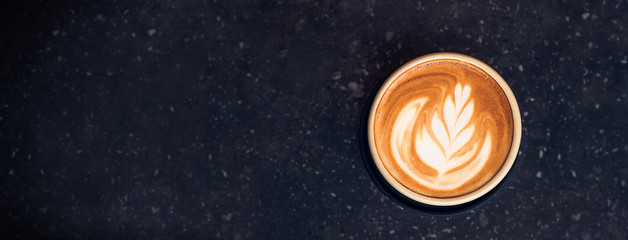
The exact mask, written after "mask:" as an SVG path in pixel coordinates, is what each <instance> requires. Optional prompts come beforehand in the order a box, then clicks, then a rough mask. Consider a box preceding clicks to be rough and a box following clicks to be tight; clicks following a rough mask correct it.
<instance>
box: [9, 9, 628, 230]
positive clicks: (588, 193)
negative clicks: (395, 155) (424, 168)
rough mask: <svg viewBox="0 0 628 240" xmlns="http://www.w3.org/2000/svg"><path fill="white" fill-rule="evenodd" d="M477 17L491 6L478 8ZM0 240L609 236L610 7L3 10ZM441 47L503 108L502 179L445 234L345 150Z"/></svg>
mask: <svg viewBox="0 0 628 240" xmlns="http://www.w3.org/2000/svg"><path fill="white" fill-rule="evenodd" d="M489 2H490V1H489ZM0 6H1V7H0V9H2V10H1V12H2V14H1V15H0V26H1V29H0V30H1V31H0V58H1V62H0V64H1V65H0V81H1V82H0V141H1V145H0V219H1V220H0V221H1V223H0V238H2V239H198V238H202V239H213V238H216V239H217V238H221V239H269V238H271V239H286V238H291V239H316V238H321V239H338V238H349V239H397V238H399V239H433V238H448V239H449V238H456V239H491V238H499V239H511V238H522V239H532V238H549V239H556V238H573V239H600V238H603V239H626V238H627V237H628V236H627V232H628V221H627V220H626V218H627V217H628V209H627V208H626V206H627V205H628V204H627V201H628V195H627V194H626V188H627V186H626V181H627V180H628V161H627V160H628V159H626V158H627V154H626V153H627V152H628V142H627V141H626V133H627V131H628V126H627V125H626V121H628V98H627V94H628V80H627V78H628V64H627V61H628V29H626V28H627V27H628V14H626V13H627V12H628V2H626V1H600V2H595V3H593V2H588V1H566V3H563V2H560V1H529V2H520V3H517V2H514V1H512V2H510V3H508V4H507V3H487V1H471V2H459V1H447V0H439V1H412V2H396V1H381V0H379V1H375V0H367V1H305V0H303V1H282V2H271V1H236V2H232V1H214V2H209V1H184V0H180V1H174V0H173V1H68V2H63V1H19V2H17V3H11V2H8V1H3V2H2V3H1V5H0ZM438 51H452V52H459V53H463V54H468V55H471V56H473V57H476V58H478V59H480V60H482V61H484V62H486V63H487V64H489V65H490V66H492V67H493V68H494V69H495V70H497V72H499V73H500V74H501V75H502V76H503V78H504V79H505V80H506V82H507V83H508V84H509V85H510V87H511V88H512V90H513V92H514V94H515V96H516V97H517V99H518V101H519V107H520V108H521V114H522V119H523V120H522V121H523V137H522V142H521V148H520V152H519V156H518V158H517V164H516V166H515V168H514V169H513V172H512V174H511V175H510V177H509V178H508V179H507V181H506V182H505V183H504V185H503V187H502V188H501V189H500V190H499V191H498V192H497V193H496V194H495V195H494V196H493V197H492V198H490V199H489V200H488V201H487V202H485V203H484V204H483V205H480V206H478V207H477V208H474V209H472V210H470V211H466V212H463V213H461V214H458V215H454V216H427V215H421V214H417V213H415V212H412V211H409V210H407V209H403V208H401V207H399V206H398V205H396V204H395V203H394V202H392V201H391V200H390V199H388V198H387V197H386V196H385V195H384V194H382V192H381V191H380V190H379V189H378V188H377V187H375V185H374V184H373V181H372V180H371V178H370V177H369V175H368V173H367V171H366V169H365V167H364V164H363V160H362V159H363V158H362V154H361V153H360V146H361V145H360V139H359V136H360V120H361V117H362V116H363V115H362V113H363V111H364V109H365V106H368V104H369V103H368V97H369V96H370V95H371V94H373V93H374V92H375V91H376V90H377V88H378V86H379V84H381V82H382V81H383V80H385V78H386V77H387V76H388V75H389V74H391V73H392V72H393V71H394V70H395V69H396V68H398V67H399V66H400V65H402V64H403V63H404V62H407V61H409V60H411V59H413V58H415V57H418V56H421V55H424V54H427V53H432V52H438Z"/></svg>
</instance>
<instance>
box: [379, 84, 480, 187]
mask: <svg viewBox="0 0 628 240" xmlns="http://www.w3.org/2000/svg"><path fill="white" fill-rule="evenodd" d="M470 92H471V87H469V86H464V87H462V85H461V84H457V85H456V87H455V94H453V97H452V96H451V95H450V96H447V98H446V100H445V102H444V103H442V104H441V105H439V108H437V109H435V111H430V112H427V114H428V119H429V121H428V122H421V121H418V120H417V118H418V116H419V114H420V113H421V109H422V107H423V105H424V104H425V102H427V101H428V100H429V99H428V98H426V97H423V98H419V99H417V100H414V101H411V102H409V103H408V104H406V106H405V107H404V108H403V109H402V110H401V111H400V112H399V115H398V116H397V117H396V120H395V123H394V125H393V129H392V134H391V139H390V141H391V143H392V144H391V145H392V147H394V148H395V151H393V152H394V153H393V155H394V156H395V161H396V162H397V164H399V166H401V167H402V169H404V171H406V173H407V174H408V175H410V176H412V178H413V179H414V180H415V181H417V182H420V183H422V184H424V185H427V186H429V187H430V188H433V189H439V190H448V189H454V188H457V187H459V186H460V185H462V184H464V183H465V181H466V180H468V179H471V178H473V177H474V176H475V174H477V173H478V172H479V170H480V169H482V167H484V165H485V164H486V160H487V159H488V158H489V156H490V150H491V135H490V131H489V132H488V133H487V134H486V137H485V138H484V139H478V138H475V139H472V136H473V134H474V131H475V124H474V123H472V122H471V118H472V117H473V114H474V108H473V99H471V98H470V97H469V96H470ZM430 115H431V117H430ZM415 129H416V130H417V131H413V130H415ZM413 132H414V133H415V134H413ZM411 138H414V139H415V141H414V142H415V145H414V149H411V148H409V147H407V144H408V143H410V142H412V140H411ZM468 144H471V145H473V148H471V149H464V148H463V147H464V146H466V145H468ZM412 150H414V151H416V153H417V154H418V156H419V158H418V159H416V160H418V161H422V162H423V163H425V164H426V165H428V166H430V167H431V168H433V169H435V170H436V171H437V172H438V176H437V178H436V179H434V178H432V177H423V176H421V175H417V174H415V173H413V172H412V170H411V169H410V168H409V167H408V164H406V161H408V160H410V159H408V158H407V157H402V155H405V156H411V155H412V153H405V154H404V152H405V151H412ZM462 164H465V166H464V167H462V168H458V167H460V166H461V165H462Z"/></svg>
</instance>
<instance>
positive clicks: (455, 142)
mask: <svg viewBox="0 0 628 240" xmlns="http://www.w3.org/2000/svg"><path fill="white" fill-rule="evenodd" d="M373 131H374V135H375V137H374V138H375V146H376V147H377V151H378V153H379V157H380V159H381V161H382V162H383V165H384V166H385V167H386V169H387V170H388V172H389V173H390V174H391V175H392V177H394V178H395V179H396V180H397V181H398V182H399V183H401V184H402V185H404V186H405V187H407V188H408V189H411V190H412V191H415V192H417V193H419V194H422V195H426V196H431V197H452V196H459V195H462V194H465V193H469V192H471V191H473V190H475V189H477V188H479V187H481V186H482V185H483V184H485V183H486V182H488V181H489V180H490V179H491V178H492V177H493V176H494V175H495V174H496V173H497V171H498V170H499V169H500V168H501V166H502V164H503V162H504V161H505V159H506V157H507V155H508V152H509V150H510V144H511V141H512V134H513V120H512V112H511V110H510V107H509V103H508V99H507V98H506V96H505V94H504V93H503V91H502V90H501V89H500V87H499V86H498V85H497V83H496V82H494V80H492V79H491V78H490V76H488V74H486V73H485V72H483V71H482V70H481V69H479V68H477V67H475V66H473V65H469V64H466V63H461V62H459V61H457V60H439V61H433V62H428V63H425V64H423V65H419V66H417V67H415V68H411V69H409V70H407V71H406V72H404V73H402V74H401V75H400V76H399V77H398V78H397V79H396V80H395V82H394V83H393V84H391V85H390V86H389V88H388V89H387V90H386V92H385V95H384V97H382V99H381V102H380V104H379V106H378V108H377V113H376V118H375V123H374V129H373Z"/></svg>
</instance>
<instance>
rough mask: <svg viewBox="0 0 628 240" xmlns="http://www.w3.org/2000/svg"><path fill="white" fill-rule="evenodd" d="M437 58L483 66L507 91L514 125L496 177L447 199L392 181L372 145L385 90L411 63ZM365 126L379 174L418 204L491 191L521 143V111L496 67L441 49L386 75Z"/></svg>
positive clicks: (457, 200) (458, 200)
mask: <svg viewBox="0 0 628 240" xmlns="http://www.w3.org/2000/svg"><path fill="white" fill-rule="evenodd" d="M439 59H454V60H459V61H463V62H466V63H468V64H471V65H474V66H476V67H478V68H480V69H482V70H483V71H484V72H486V73H488V75H490V76H491V77H492V78H493V79H494V80H495V81H496V82H497V83H498V84H499V86H500V87H501V89H502V90H503V91H504V93H505V94H506V97H507V98H508V102H509V103H510V108H511V110H512V119H513V128H514V129H513V135H512V144H511V146H510V152H509V153H508V156H507V157H506V160H505V162H504V164H503V165H502V167H501V168H500V169H499V171H498V172H497V174H495V176H493V178H492V179H491V180H489V181H488V182H487V183H486V184H484V185H482V187H480V188H478V189H476V190H474V191H472V192H470V193H467V194H464V195H460V196H456V197H447V198H435V197H429V196H425V195H421V194H418V193H416V192H414V191H412V190H410V189H409V188H407V187H405V186H403V185H402V184H401V183H399V182H398V181H397V180H395V178H393V177H392V175H391V174H390V173H389V172H388V171H387V170H386V168H385V167H384V165H383V163H382V160H381V159H380V158H379V154H378V153H377V148H376V147H375V139H374V136H373V124H374V120H375V119H374V118H375V114H376V109H377V107H378V106H379V103H380V101H381V99H382V97H383V96H384V93H385V92H386V90H387V89H388V87H389V86H390V85H391V84H392V83H393V82H394V81H395V80H396V79H397V78H398V77H399V75H401V74H402V73H403V72H405V71H406V70H408V69H410V68H412V67H414V66H417V65H421V64H423V63H425V62H428V61H433V60H439ZM367 127H368V129H367V134H368V143H369V148H370V150H371V156H372V157H373V160H374V161H375V165H376V166H377V169H378V171H379V172H380V173H381V174H382V176H383V177H384V178H385V179H386V181H387V182H388V183H389V184H390V185H391V186H392V187H393V188H394V189H395V190H397V191H398V192H399V193H401V194H403V195H404V196H406V197H408V198H410V199H412V200H414V201H417V202H419V203H422V204H426V205H431V206H439V207H446V206H456V205H461V204H465V203H469V202H471V201H473V200H476V199H478V198H479V197H482V196H484V195H485V194H487V193H488V192H490V191H491V190H492V189H493V188H495V187H496V186H497V185H498V184H499V183H500V182H501V181H502V180H503V179H504V177H506V175H507V174H508V172H509V171H510V169H511V168H512V166H513V164H514V162H515V158H516V157H517V153H518V151H519V144H520V143H521V114H520V113H519V106H518V105H517V100H516V99H515V95H514V94H513V93H512V90H510V87H508V84H506V82H505V81H504V79H503V78H502V77H501V76H500V75H499V74H498V73H497V72H496V71H495V70H493V69H492V68H491V67H489V66H488V65H486V64H485V63H483V62H482V61H480V60H477V59H475V58H472V57H469V56H467V55H463V54H458V53H448V52H442V53H433V54H428V55H424V56H421V57H418V58H416V59H414V60H412V61H410V62H408V63H406V64H404V65H403V66H401V67H400V68H399V69H397V70H396V71H395V72H394V73H393V74H392V75H390V77H388V79H387V80H386V82H384V84H383V85H382V86H381V88H380V89H379V91H378V92H377V95H376V96H375V99H374V100H373V104H372V106H371V111H370V113H369V118H368V125H367Z"/></svg>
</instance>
